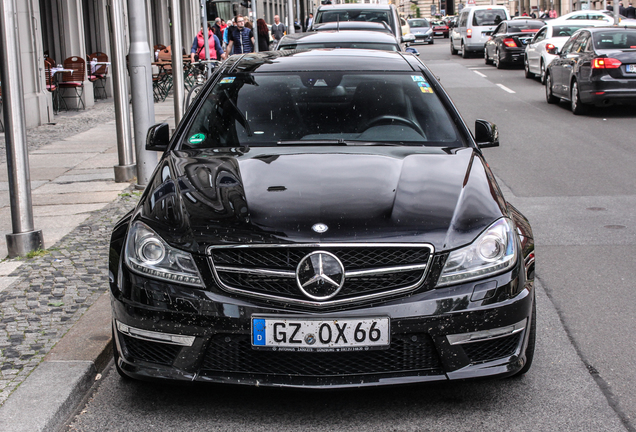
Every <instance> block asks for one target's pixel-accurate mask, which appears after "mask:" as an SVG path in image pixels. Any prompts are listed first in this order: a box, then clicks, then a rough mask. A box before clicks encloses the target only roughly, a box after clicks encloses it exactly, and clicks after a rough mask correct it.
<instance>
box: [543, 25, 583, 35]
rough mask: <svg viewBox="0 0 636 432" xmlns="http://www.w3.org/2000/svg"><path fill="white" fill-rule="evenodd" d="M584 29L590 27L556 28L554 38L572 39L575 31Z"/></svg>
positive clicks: (553, 30) (553, 31)
mask: <svg viewBox="0 0 636 432" xmlns="http://www.w3.org/2000/svg"><path fill="white" fill-rule="evenodd" d="M583 27H588V26H582V25H576V26H554V28H553V29H552V37H563V36H567V37H570V36H572V35H573V34H574V32H575V31H577V30H578V29H580V28H583Z"/></svg>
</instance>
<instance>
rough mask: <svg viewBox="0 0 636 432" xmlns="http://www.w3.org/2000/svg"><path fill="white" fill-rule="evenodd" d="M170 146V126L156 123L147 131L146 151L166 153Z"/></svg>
mask: <svg viewBox="0 0 636 432" xmlns="http://www.w3.org/2000/svg"><path fill="white" fill-rule="evenodd" d="M169 144H170V126H168V123H158V124H156V125H153V126H151V127H150V129H148V134H147V135H146V150H148V151H166V150H167V149H168V145H169Z"/></svg>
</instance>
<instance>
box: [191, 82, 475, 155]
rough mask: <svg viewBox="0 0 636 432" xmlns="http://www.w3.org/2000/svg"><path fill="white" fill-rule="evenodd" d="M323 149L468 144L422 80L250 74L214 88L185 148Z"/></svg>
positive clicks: (192, 128) (199, 113)
mask: <svg viewBox="0 0 636 432" xmlns="http://www.w3.org/2000/svg"><path fill="white" fill-rule="evenodd" d="M323 143H324V144H338V145H347V144H353V145H355V144H365V143H366V144H369V143H371V144H373V143H395V144H411V145H431V146H443V147H461V146H463V145H464V144H463V143H462V141H461V140H460V138H459V137H458V134H457V131H456V129H455V126H454V123H453V121H452V120H451V118H450V116H449V114H448V112H447V111H446V109H445V108H444V106H443V105H442V103H441V101H440V100H439V98H438V96H437V94H435V92H434V90H433V88H432V86H431V84H430V83H429V82H428V81H427V80H426V78H425V77H424V76H422V75H417V74H413V73H410V74H404V73H381V74H369V73H356V72H294V73H285V74H274V73H267V74H264V73H263V74H258V73H256V74H250V73H245V72H242V73H237V74H234V75H226V76H223V77H222V78H221V79H220V80H218V81H217V83H216V85H215V86H214V87H212V89H211V90H210V91H209V93H208V94H207V96H206V98H205V99H204V100H203V101H202V103H201V106H200V107H199V109H198V112H197V113H196V116H195V118H194V120H193V121H192V123H191V125H190V128H189V130H188V132H187V133H186V134H185V139H184V140H183V142H182V143H181V148H211V147H239V146H246V145H249V146H275V145H285V144H291V145H303V144H307V145H313V144H323Z"/></svg>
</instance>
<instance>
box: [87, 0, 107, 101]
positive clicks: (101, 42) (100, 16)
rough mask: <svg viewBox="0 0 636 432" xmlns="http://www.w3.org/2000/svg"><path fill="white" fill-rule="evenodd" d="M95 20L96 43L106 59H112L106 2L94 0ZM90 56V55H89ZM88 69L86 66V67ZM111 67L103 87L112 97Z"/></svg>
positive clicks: (104, 0)
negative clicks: (96, 24)
mask: <svg viewBox="0 0 636 432" xmlns="http://www.w3.org/2000/svg"><path fill="white" fill-rule="evenodd" d="M96 11H97V20H98V25H99V27H100V30H101V31H100V32H99V39H98V41H97V44H98V46H99V47H100V50H101V52H103V53H104V54H106V55H107V56H108V59H109V61H110V59H111V58H112V53H111V51H110V37H109V35H108V13H107V12H106V0H96ZM89 54H90V53H89ZM87 68H88V65H87ZM112 74H113V70H112V65H111V66H109V67H108V77H107V78H106V82H105V83H104V86H105V87H106V95H107V96H108V97H113V81H112Z"/></svg>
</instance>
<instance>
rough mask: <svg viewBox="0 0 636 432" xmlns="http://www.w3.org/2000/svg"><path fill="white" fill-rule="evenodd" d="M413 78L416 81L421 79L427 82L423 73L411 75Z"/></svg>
mask: <svg viewBox="0 0 636 432" xmlns="http://www.w3.org/2000/svg"><path fill="white" fill-rule="evenodd" d="M411 78H413V81H415V82H419V81H424V82H426V78H424V77H423V76H422V75H411Z"/></svg>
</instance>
